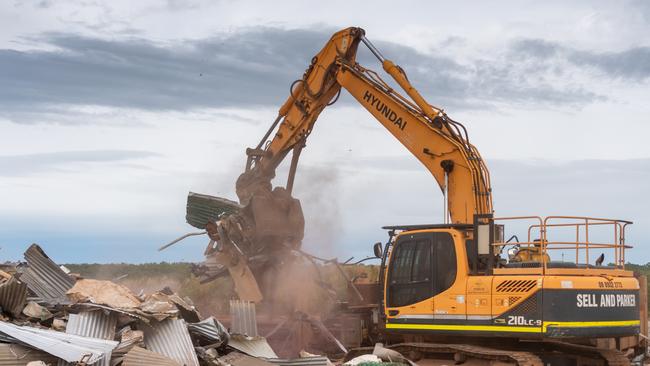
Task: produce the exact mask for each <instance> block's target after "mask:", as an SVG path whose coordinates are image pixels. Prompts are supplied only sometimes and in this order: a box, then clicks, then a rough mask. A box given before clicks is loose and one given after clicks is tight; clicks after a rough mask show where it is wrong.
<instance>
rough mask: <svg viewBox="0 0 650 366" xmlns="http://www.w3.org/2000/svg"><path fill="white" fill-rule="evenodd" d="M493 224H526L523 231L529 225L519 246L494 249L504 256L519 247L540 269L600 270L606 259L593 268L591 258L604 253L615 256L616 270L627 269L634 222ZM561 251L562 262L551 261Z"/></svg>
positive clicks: (565, 219) (535, 219)
mask: <svg viewBox="0 0 650 366" xmlns="http://www.w3.org/2000/svg"><path fill="white" fill-rule="evenodd" d="M494 221H495V224H500V223H503V222H505V221H508V222H509V223H519V225H521V223H522V222H523V223H524V225H522V226H523V227H524V228H525V225H528V227H527V240H526V241H519V238H518V237H517V242H512V241H511V242H506V241H502V242H494V243H493V244H492V245H493V246H494V248H495V252H497V253H502V252H503V249H505V248H506V247H507V246H517V247H518V248H517V251H518V252H519V251H521V250H524V251H527V253H528V254H529V255H530V256H529V257H528V258H527V262H528V263H530V262H537V263H540V265H539V266H540V267H542V268H544V269H546V268H548V267H549V265H551V266H561V265H562V264H563V263H564V264H565V263H575V265H576V268H593V267H596V266H599V267H600V266H601V265H602V261H603V259H601V260H600V262H601V263H595V264H594V265H592V263H591V258H592V256H593V255H594V254H595V253H598V254H605V253H604V252H602V251H603V250H605V251H606V252H609V253H613V259H614V266H615V267H616V268H618V269H624V268H625V249H628V248H632V247H631V246H630V245H627V244H626V243H625V229H626V227H627V225H630V224H632V222H630V221H625V220H619V219H603V218H595V217H582V216H547V217H541V216H516V217H499V218H495V219H494ZM516 225H517V224H515V226H516ZM508 226H511V225H508ZM520 229H521V228H520ZM524 230H525V229H524ZM594 231H597V232H594ZM513 237H516V236H513ZM513 237H511V239H512V238H513ZM504 238H505V237H504ZM501 240H505V239H501ZM558 251H561V252H562V260H560V261H558V260H557V258H553V259H551V258H552V255H553V253H554V252H558ZM568 253H572V254H573V256H574V258H573V260H572V261H571V260H568V261H567V258H565V254H568ZM610 255H611V254H610ZM609 258H612V257H609ZM512 259H513V258H510V262H509V263H508V264H509V265H510V263H513V262H512ZM515 260H517V258H515ZM519 260H521V258H519ZM610 260H611V259H610ZM514 263H516V262H514ZM533 264H534V263H533ZM510 266H515V265H510ZM564 268H566V267H564ZM601 268H602V267H601Z"/></svg>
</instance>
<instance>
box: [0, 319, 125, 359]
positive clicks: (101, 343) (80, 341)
mask: <svg viewBox="0 0 650 366" xmlns="http://www.w3.org/2000/svg"><path fill="white" fill-rule="evenodd" d="M0 332H2V333H4V334H6V335H8V336H10V337H13V338H15V339H16V340H18V341H19V342H21V343H23V344H26V345H29V346H30V347H33V348H37V349H40V350H42V351H45V352H47V353H49V354H51V355H54V356H56V357H58V358H61V359H63V360H65V361H68V362H77V361H85V362H86V363H87V364H89V365H92V364H95V363H96V362H98V361H100V360H103V359H104V358H106V357H107V356H108V357H110V352H111V351H112V350H113V349H114V348H115V347H116V346H117V344H118V342H115V341H108V340H104V339H97V338H88V337H81V336H77V335H72V334H67V333H62V332H57V331H54V330H46V329H38V328H32V327H27V326H22V327H21V326H18V325H15V324H12V323H7V322H0Z"/></svg>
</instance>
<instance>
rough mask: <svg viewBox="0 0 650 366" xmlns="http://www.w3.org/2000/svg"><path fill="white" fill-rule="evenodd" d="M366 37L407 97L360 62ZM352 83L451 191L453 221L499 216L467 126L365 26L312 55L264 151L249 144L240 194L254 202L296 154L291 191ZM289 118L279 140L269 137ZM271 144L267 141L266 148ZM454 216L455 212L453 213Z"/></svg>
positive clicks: (365, 102) (334, 38) (362, 100)
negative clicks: (420, 86)
mask: <svg viewBox="0 0 650 366" xmlns="http://www.w3.org/2000/svg"><path fill="white" fill-rule="evenodd" d="M360 42H363V43H364V44H366V45H368V47H369V48H370V50H371V51H372V53H373V54H374V55H375V56H377V58H378V59H379V60H380V61H381V62H382V66H383V68H384V70H385V71H386V72H387V73H388V74H389V75H391V76H392V77H393V79H394V80H395V81H396V82H397V84H398V85H399V86H400V87H401V88H402V89H404V91H405V92H406V94H407V95H408V96H409V97H410V100H409V99H407V98H405V97H404V96H402V95H400V94H399V93H398V92H397V91H395V90H394V89H393V88H391V87H390V86H389V85H388V84H387V83H385V82H384V81H383V80H382V79H381V78H380V77H379V76H378V75H377V74H376V73H374V72H372V71H370V70H367V69H365V68H364V67H362V66H361V65H359V64H358V63H356V62H355V56H356V52H357V47H358V45H359V43H360ZM341 87H342V88H344V89H345V90H347V91H348V92H349V93H350V94H352V96H354V97H355V98H356V100H357V101H358V102H359V103H360V104H361V105H362V106H363V107H364V108H366V109H367V110H368V111H369V112H370V113H371V114H372V115H373V116H374V117H375V118H376V119H377V121H379V122H380V123H381V124H382V125H383V126H384V127H385V128H386V129H387V130H388V131H389V132H390V133H391V134H393V136H395V137H396V138H397V139H398V140H399V141H400V142H401V143H402V144H403V145H404V146H405V147H406V148H407V149H408V150H409V151H410V152H411V153H412V154H413V155H414V156H415V157H416V158H417V159H418V160H419V161H420V162H421V163H422V164H424V165H425V166H426V168H427V169H428V170H429V171H430V172H431V174H432V175H433V176H434V178H435V180H436V182H437V183H438V185H439V186H440V188H441V190H442V191H443V193H445V198H447V202H445V206H446V207H447V209H448V215H445V216H448V217H449V218H450V220H451V222H452V223H461V224H472V223H473V222H474V221H473V220H474V215H486V214H491V213H492V197H491V190H490V182H489V173H488V170H487V168H486V167H485V164H484V163H483V160H482V159H481V156H480V154H479V152H478V150H477V149H476V148H475V147H474V146H473V145H472V144H471V143H470V142H469V139H468V136H467V132H466V131H465V129H464V127H463V126H462V125H461V124H459V123H457V122H455V121H453V120H451V118H449V117H448V116H447V115H446V114H444V112H443V111H442V110H441V109H438V108H435V107H432V106H431V105H429V104H428V103H427V102H426V100H425V99H424V98H423V97H422V96H421V95H420V94H419V92H418V91H417V90H416V89H415V88H414V87H413V86H412V84H411V83H410V82H409V80H408V78H407V77H406V74H405V72H404V71H403V70H402V69H401V68H400V67H399V66H397V65H395V64H394V63H393V62H391V61H390V60H386V59H385V58H384V57H383V56H382V55H381V54H380V53H379V51H378V50H377V49H376V48H375V47H374V46H373V45H372V44H371V43H370V42H369V41H368V40H367V39H366V38H365V35H364V31H363V30H362V29H360V28H347V29H344V30H342V31H340V32H337V33H336V34H334V36H332V38H331V39H330V41H329V42H328V43H327V44H326V45H325V47H324V48H323V49H322V50H321V51H320V52H319V53H318V54H317V55H316V56H315V57H314V58H313V59H312V63H311V65H310V66H309V68H308V69H307V70H306V71H305V74H304V76H303V78H302V79H300V80H297V81H296V82H294V84H293V85H292V88H291V93H290V94H291V95H290V96H289V97H288V99H287V100H286V102H285V103H284V104H283V106H282V107H281V108H280V111H279V113H278V118H277V119H276V121H275V123H274V124H273V126H272V127H271V129H270V130H269V132H267V134H266V135H265V136H264V138H263V139H262V141H260V143H259V145H258V146H257V148H256V149H249V150H248V151H247V153H248V157H249V158H248V159H249V160H248V163H247V171H246V172H245V173H244V174H242V176H241V177H240V179H239V180H238V182H237V193H238V195H239V198H240V201H242V203H243V204H246V203H248V201H249V200H250V198H251V197H252V196H253V195H254V192H256V190H258V189H259V186H260V185H263V186H266V187H267V189H268V186H269V184H270V180H271V179H272V178H273V177H274V176H275V168H276V167H277V166H278V164H279V163H280V162H281V161H282V160H283V159H284V158H285V157H286V155H287V154H288V152H289V151H291V150H292V151H293V154H294V158H293V161H292V165H291V169H290V174H289V178H288V181H287V189H288V190H289V192H290V191H291V188H292V186H293V180H294V177H295V169H296V164H297V156H299V153H300V150H301V149H302V147H303V146H304V143H305V140H306V139H307V137H308V136H309V134H310V133H311V131H312V129H313V127H314V124H315V122H316V119H317V118H318V116H319V115H320V113H321V112H322V110H323V109H324V108H325V107H326V106H327V105H328V103H330V102H331V101H332V99H333V98H335V97H336V96H337V94H338V93H340V89H341ZM278 122H281V123H280V125H279V127H278V128H277V132H276V134H275V136H274V138H273V139H272V140H270V141H269V142H268V143H267V138H268V137H269V135H270V133H271V132H272V131H273V130H274V129H275V127H276V125H277V123H278ZM265 143H267V145H264V144H265ZM445 220H447V217H445Z"/></svg>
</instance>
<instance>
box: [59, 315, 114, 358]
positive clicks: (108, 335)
mask: <svg viewBox="0 0 650 366" xmlns="http://www.w3.org/2000/svg"><path fill="white" fill-rule="evenodd" d="M116 325H117V315H116V314H115V313H112V312H110V313H108V314H107V313H105V312H104V311H101V310H100V311H96V310H95V311H83V312H81V313H79V314H70V316H69V320H68V324H67V326H66V329H65V332H66V333H68V334H74V335H78V336H83V337H90V338H98V339H105V340H113V339H114V338H115V326H116ZM110 363H111V352H108V353H107V354H106V357H105V358H104V359H103V360H101V361H100V362H99V363H98V364H101V365H104V366H109V365H110Z"/></svg>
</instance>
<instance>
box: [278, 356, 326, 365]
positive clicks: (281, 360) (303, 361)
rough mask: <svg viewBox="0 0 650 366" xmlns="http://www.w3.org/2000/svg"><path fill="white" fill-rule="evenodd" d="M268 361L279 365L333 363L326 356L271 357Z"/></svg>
mask: <svg viewBox="0 0 650 366" xmlns="http://www.w3.org/2000/svg"><path fill="white" fill-rule="evenodd" d="M266 361H267V362H270V363H272V364H275V365H279V366H328V365H331V364H332V363H331V362H330V360H329V359H328V358H327V357H325V356H318V357H304V358H294V359H286V358H269V359H266Z"/></svg>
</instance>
